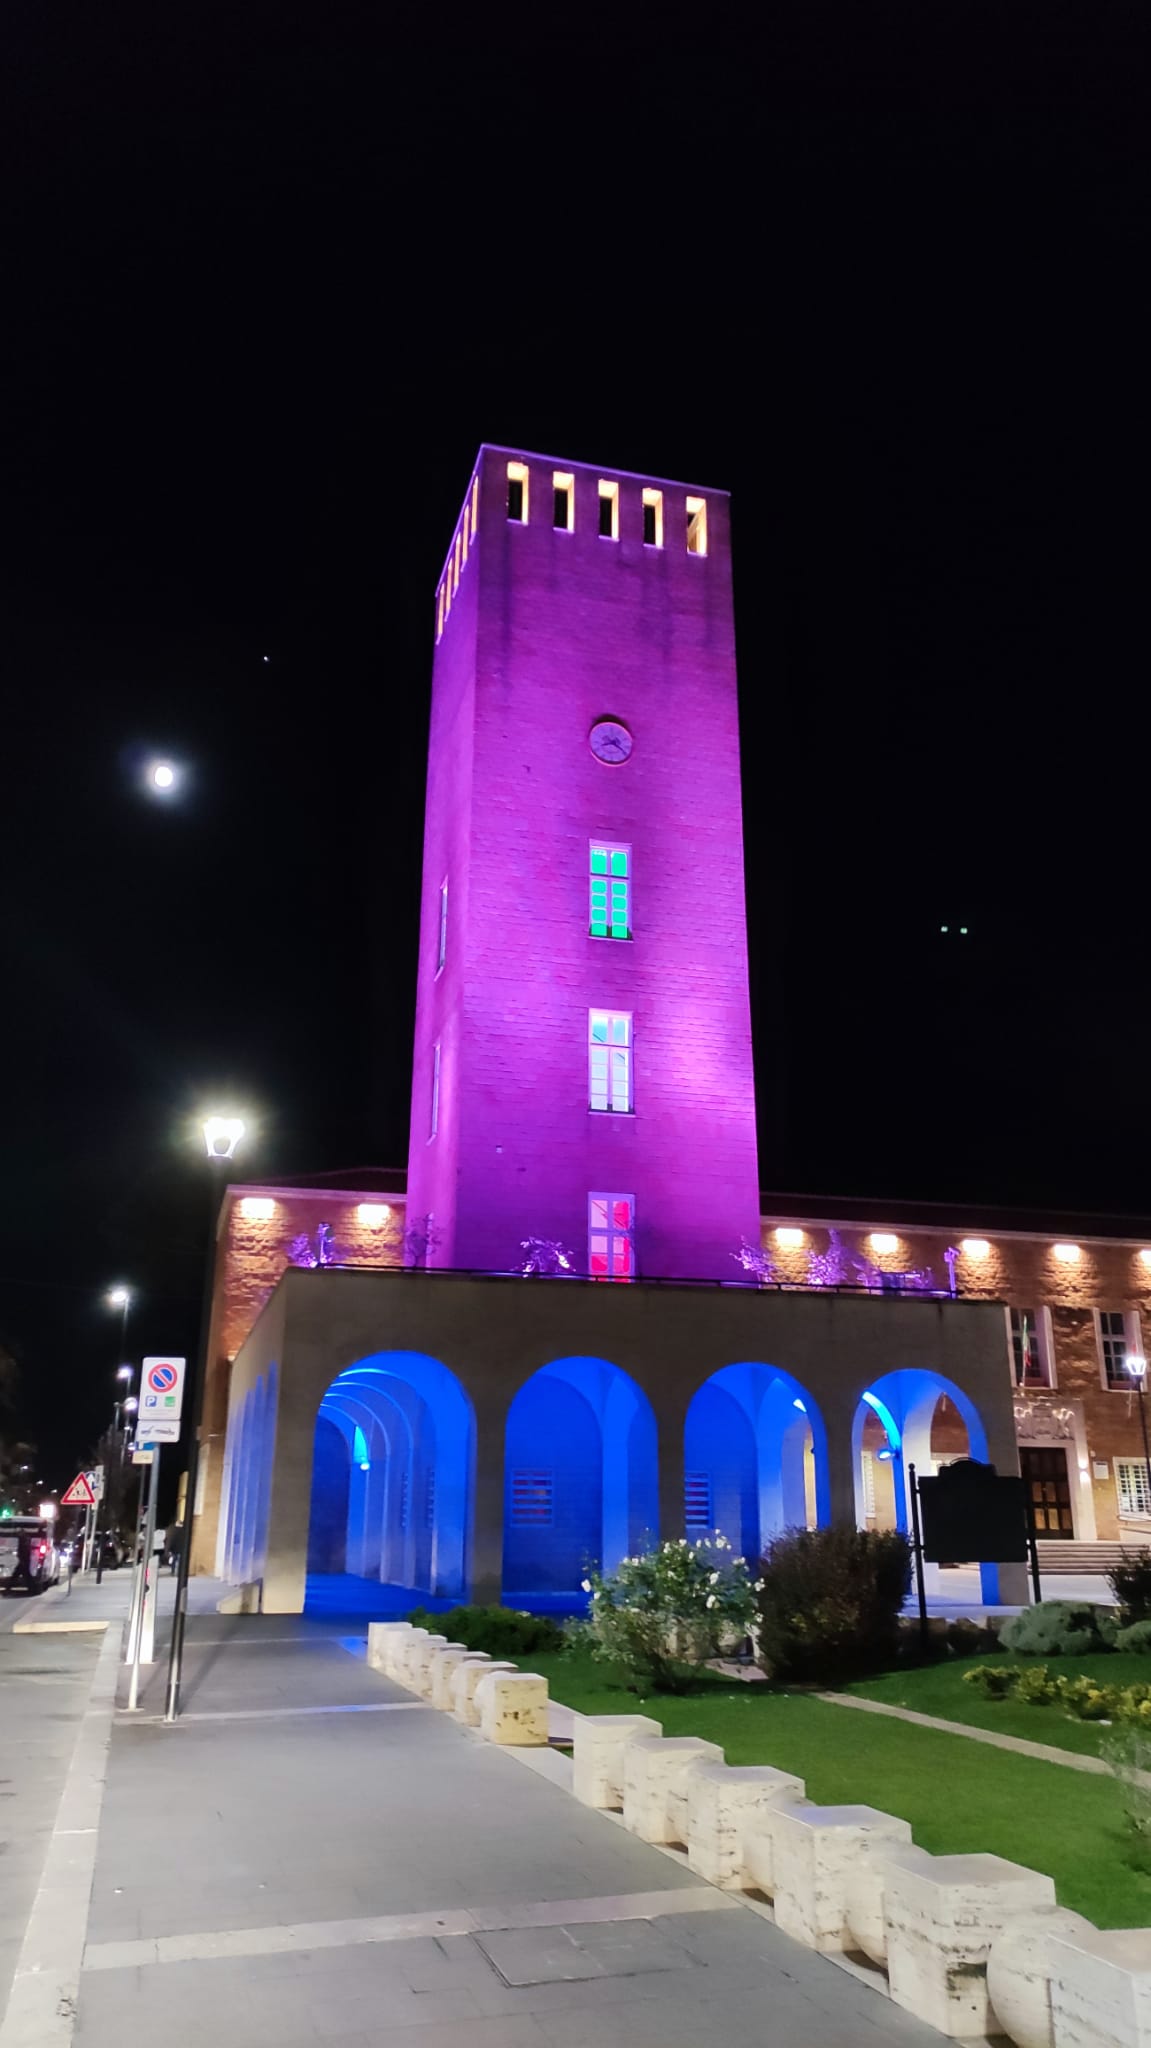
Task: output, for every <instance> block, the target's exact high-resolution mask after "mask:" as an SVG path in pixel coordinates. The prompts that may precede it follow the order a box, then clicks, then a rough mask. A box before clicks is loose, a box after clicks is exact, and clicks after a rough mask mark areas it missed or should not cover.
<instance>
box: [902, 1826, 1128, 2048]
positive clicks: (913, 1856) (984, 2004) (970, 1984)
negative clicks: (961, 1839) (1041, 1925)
mask: <svg viewBox="0 0 1151 2048" xmlns="http://www.w3.org/2000/svg"><path fill="white" fill-rule="evenodd" d="M905 1859H907V1860H905ZM883 1862H884V1908H883V1913H884V1921H885V1924H886V1940H887V1979H888V1984H889V1986H890V1989H891V1996H892V1998H893V1999H894V2000H895V2003H896V2004H897V2005H901V2006H903V2008H904V2010H905V2011H906V2012H913V2013H914V2014H915V2015H916V2017H917V2018H918V2019H921V2020H923V2021H924V2022H925V2023H926V2025H927V2026H929V2027H935V2028H936V2029H937V2030H938V2031H939V2033H941V2034H949V2035H951V2036H952V2037H953V2038H963V2037H965V2036H971V2035H976V2036H979V2035H982V2034H989V2033H991V2032H992V2031H993V2028H994V2025H995V2021H994V2015H993V2014H992V2011H991V1999H990V1997H989V1995H988V1990H987V1962H988V1957H989V1956H990V1954H991V1944H992V1941H993V1940H994V1938H995V1936H996V1935H997V1934H998V1933H999V1932H1000V1930H1001V1929H1002V1928H1004V1927H1006V1926H1007V1924H1008V1923H1009V1921H1010V1920H1011V1919H1012V1918H1013V1917H1014V1915H1015V1914H1017V1913H1027V1912H1032V1911H1034V1909H1035V1908H1036V1907H1037V1906H1053V1905H1054V1904H1055V1886H1054V1884H1053V1883H1052V1881H1051V1879H1050V1878H1049V1877H1044V1876H1042V1875H1041V1874H1040V1872H1039V1871H1037V1870H1027V1869H1025V1868H1024V1867H1023V1865H1022V1864H1019V1863H1009V1862H1007V1860H1006V1859H1005V1858H1004V1857H1002V1856H932V1857H930V1858H925V1857H924V1855H923V1851H922V1850H920V1849H913V1850H906V1849H905V1850H899V1849H896V1850H894V1851H893V1852H892V1853H891V1854H890V1855H889V1856H886V1857H885V1858H884V1859H883ZM1053 1995H1054V1994H1053ZM1088 2038H1089V2037H1084V2042H1086V2039H1088ZM1058 2039H1059V2034H1058V2026H1056V2040H1057V2041H1058Z"/></svg>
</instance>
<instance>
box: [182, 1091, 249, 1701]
mask: <svg viewBox="0 0 1151 2048" xmlns="http://www.w3.org/2000/svg"><path fill="white" fill-rule="evenodd" d="M202 1130H203V1136H204V1148H205V1150H206V1152H207V1155H208V1242H207V1247H206V1254H205V1259H204V1294H203V1300H202V1302H201V1306H200V1340H199V1343H198V1344H197V1346H196V1369H195V1372H194V1374H193V1377H192V1382H191V1385H190V1387H189V1389H188V1394H189V1399H188V1411H189V1413H188V1420H189V1423H190V1425H191V1439H190V1441H189V1444H188V1468H187V1477H186V1478H185V1481H184V1533H183V1539H182V1541H181V1543H180V1555H179V1559H178V1561H177V1566H176V1604H175V1607H174V1609H173V1613H172V1644H171V1649H170V1651H169V1654H168V1693H167V1698H166V1700H165V1703H164V1719H165V1721H174V1720H175V1719H176V1716H177V1715H178V1714H179V1711H180V1674H181V1671H182V1669H183V1663H184V1632H185V1628H186V1625H187V1619H188V1573H189V1570H190V1567H191V1561H192V1533H193V1527H194V1522H195V1513H196V1481H197V1478H198V1477H199V1470H200V1422H201V1415H202V1412H203V1407H204V1382H205V1380H206V1379H207V1376H208V1337H209V1333H210V1330H211V1325H212V1291H213V1287H214V1284H215V1278H216V1222H217V1218H218V1216H219V1213H220V1195H221V1190H222V1186H223V1173H222V1170H221V1169H222V1168H224V1167H226V1166H227V1164H228V1161H229V1160H231V1159H233V1158H234V1157H235V1154H236V1147H237V1145H238V1144H239V1142H240V1140H241V1138H242V1137H243V1135H244V1120H243V1118H242V1117H238V1116H209V1117H205V1119H204V1123H203V1125H202Z"/></svg>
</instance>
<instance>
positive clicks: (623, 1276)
mask: <svg viewBox="0 0 1151 2048" xmlns="http://www.w3.org/2000/svg"><path fill="white" fill-rule="evenodd" d="M587 1220H588V1229H587V1268H588V1272H589V1273H590V1274H591V1277H592V1279H593V1280H634V1279H635V1197H634V1196H633V1195H589V1196H588V1205H587Z"/></svg>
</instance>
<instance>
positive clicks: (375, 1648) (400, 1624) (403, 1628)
mask: <svg viewBox="0 0 1151 2048" xmlns="http://www.w3.org/2000/svg"><path fill="white" fill-rule="evenodd" d="M411 1632H412V1624H411V1622H410V1621H370V1622H369V1623H368V1665H369V1668H370V1669H371V1670H372V1671H383V1672H385V1673H386V1675H387V1676H388V1677H389V1678H390V1677H391V1676H392V1659H393V1657H394V1655H395V1644H396V1642H397V1640H398V1639H399V1638H400V1637H401V1636H410V1635H411Z"/></svg>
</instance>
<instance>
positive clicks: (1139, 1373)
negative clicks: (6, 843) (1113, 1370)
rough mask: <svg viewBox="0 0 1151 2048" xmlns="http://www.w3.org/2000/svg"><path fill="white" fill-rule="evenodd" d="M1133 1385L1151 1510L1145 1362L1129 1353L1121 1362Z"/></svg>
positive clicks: (1150, 1450) (1150, 1468) (1150, 1466)
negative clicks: (1141, 1432) (1137, 1407)
mask: <svg viewBox="0 0 1151 2048" xmlns="http://www.w3.org/2000/svg"><path fill="white" fill-rule="evenodd" d="M1123 1363H1124V1365H1125V1366H1126V1368H1127V1370H1128V1372H1129V1373H1130V1375H1131V1378H1132V1380H1133V1382H1134V1384H1135V1385H1136V1386H1137V1387H1138V1389H1139V1421H1140V1424H1141V1426H1142V1429H1143V1464H1144V1466H1145V1468H1146V1472H1147V1505H1148V1508H1151V1445H1149V1444H1148V1442H1147V1360H1146V1359H1145V1358H1143V1357H1142V1356H1140V1355H1139V1354H1137V1353H1129V1354H1128V1356H1127V1357H1126V1358H1125V1359H1124V1360H1123Z"/></svg>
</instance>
